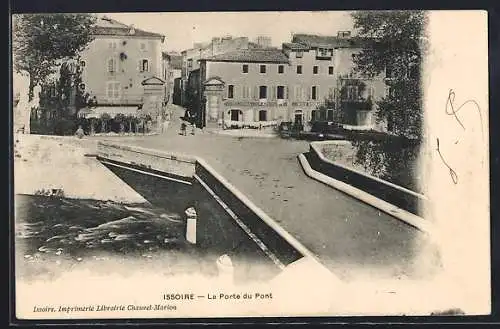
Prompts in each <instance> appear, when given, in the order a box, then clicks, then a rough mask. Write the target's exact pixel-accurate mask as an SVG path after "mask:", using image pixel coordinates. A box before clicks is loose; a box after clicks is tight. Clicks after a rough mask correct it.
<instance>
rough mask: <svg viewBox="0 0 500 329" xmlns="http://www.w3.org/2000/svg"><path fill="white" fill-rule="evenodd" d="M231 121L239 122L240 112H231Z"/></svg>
mask: <svg viewBox="0 0 500 329" xmlns="http://www.w3.org/2000/svg"><path fill="white" fill-rule="evenodd" d="M231 121H240V110H231Z"/></svg>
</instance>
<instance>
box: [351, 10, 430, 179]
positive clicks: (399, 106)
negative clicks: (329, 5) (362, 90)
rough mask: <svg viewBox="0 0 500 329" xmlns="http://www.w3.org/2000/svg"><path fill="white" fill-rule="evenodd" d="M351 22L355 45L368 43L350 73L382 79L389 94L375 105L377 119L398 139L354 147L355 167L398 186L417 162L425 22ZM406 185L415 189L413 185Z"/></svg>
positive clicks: (392, 18)
mask: <svg viewBox="0 0 500 329" xmlns="http://www.w3.org/2000/svg"><path fill="white" fill-rule="evenodd" d="M352 17H353V20H354V28H355V29H356V30H357V32H358V37H359V39H360V40H364V41H366V42H363V49H362V51H361V52H360V53H359V54H358V55H357V56H355V57H354V70H355V71H356V72H358V73H361V74H363V75H379V74H382V75H385V78H386V79H385V82H386V85H387V88H388V93H387V96H386V97H384V98H382V99H381V100H378V101H376V102H375V105H376V112H375V119H376V121H377V122H379V123H380V122H384V123H386V124H387V130H388V131H389V132H390V134H391V135H392V136H396V137H394V138H393V137H388V138H386V139H384V140H383V141H381V142H374V141H367V140H365V141H355V142H354V143H353V144H354V145H355V146H356V147H357V162H358V163H362V164H364V165H365V167H367V168H368V169H370V170H371V171H372V173H373V174H376V175H378V176H381V177H383V178H385V179H389V180H401V178H400V177H399V176H401V173H402V172H405V171H406V172H407V171H408V170H409V169H408V168H409V166H410V165H411V163H412V162H414V161H415V158H416V156H417V153H418V151H419V145H420V140H421V137H422V118H423V106H422V86H421V81H420V68H421V66H422V55H423V50H424V49H425V44H424V43H423V40H424V38H423V37H424V26H425V22H426V17H425V14H424V12H422V11H411V10H409V11H358V12H354V13H353V14H352ZM403 180H404V179H403ZM396 183H398V182H396ZM405 184H407V185H411V187H412V188H416V186H415V184H414V182H413V183H412V182H409V181H408V180H407V181H406V182H405Z"/></svg>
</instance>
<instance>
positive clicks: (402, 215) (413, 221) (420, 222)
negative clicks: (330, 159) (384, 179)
mask: <svg viewBox="0 0 500 329" xmlns="http://www.w3.org/2000/svg"><path fill="white" fill-rule="evenodd" d="M298 160H299V162H300V164H301V166H302V169H303V170H304V172H305V173H306V175H307V176H309V177H311V178H313V179H315V180H317V181H319V182H321V183H323V184H326V185H328V186H330V187H332V188H334V189H337V190H339V191H342V192H344V193H346V194H348V195H350V196H352V197H354V198H356V199H358V200H360V201H363V202H364V203H366V204H368V205H370V206H372V207H375V208H377V209H379V210H381V211H383V212H385V213H386V214H388V215H390V216H392V217H394V218H396V219H398V220H400V221H402V222H404V223H406V224H408V225H410V226H413V227H415V228H416V229H418V230H419V231H421V232H423V233H426V234H429V235H432V233H433V231H434V229H433V226H432V224H431V223H429V222H428V221H426V220H425V219H423V218H422V217H419V216H416V215H414V214H412V213H410V212H408V211H406V210H404V209H401V208H399V207H396V206H395V205H393V204H391V203H389V202H386V201H384V200H382V199H379V198H377V197H375V196H373V195H371V194H369V193H367V192H365V191H363V190H360V189H358V188H355V187H353V186H351V185H349V184H346V183H344V182H342V181H339V180H336V179H333V178H331V177H329V176H327V175H325V174H322V173H320V172H318V171H316V170H314V169H312V168H311V166H310V165H309V162H308V161H307V159H306V157H305V156H304V154H299V155H298Z"/></svg>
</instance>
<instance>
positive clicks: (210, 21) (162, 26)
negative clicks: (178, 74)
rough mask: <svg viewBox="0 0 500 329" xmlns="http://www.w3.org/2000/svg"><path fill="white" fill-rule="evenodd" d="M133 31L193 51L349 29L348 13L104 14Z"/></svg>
mask: <svg viewBox="0 0 500 329" xmlns="http://www.w3.org/2000/svg"><path fill="white" fill-rule="evenodd" d="M103 15H106V16H108V17H110V18H113V19H115V20H117V21H120V22H122V23H125V24H129V25H130V24H134V26H135V27H136V28H139V29H142V30H146V31H149V32H156V33H160V34H163V35H165V37H166V43H165V49H164V50H166V51H182V50H185V49H189V48H192V46H193V43H194V42H209V41H210V40H211V39H212V37H216V36H224V35H232V36H235V37H236V36H247V37H249V39H250V41H252V40H253V39H254V38H255V37H257V36H258V35H265V36H269V37H271V38H272V44H273V46H276V47H279V46H281V44H282V43H283V42H289V41H290V39H291V35H292V33H313V34H319V35H336V34H337V31H346V30H352V29H353V27H352V24H353V23H352V19H351V17H350V16H349V13H348V12H345V11H344V12H342V11H323V12H306V11H304V12H297V11H296V12H198V13H197V12H190V13H107V14H103Z"/></svg>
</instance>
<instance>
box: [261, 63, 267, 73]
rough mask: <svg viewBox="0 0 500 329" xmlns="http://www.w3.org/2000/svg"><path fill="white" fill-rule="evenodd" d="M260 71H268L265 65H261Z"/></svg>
mask: <svg viewBox="0 0 500 329" xmlns="http://www.w3.org/2000/svg"><path fill="white" fill-rule="evenodd" d="M260 73H266V66H265V65H261V66H260Z"/></svg>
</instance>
